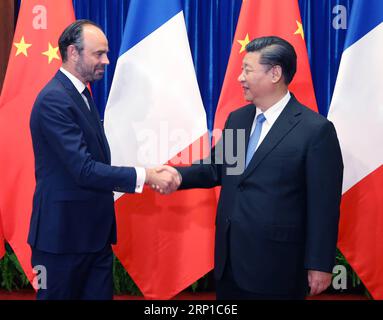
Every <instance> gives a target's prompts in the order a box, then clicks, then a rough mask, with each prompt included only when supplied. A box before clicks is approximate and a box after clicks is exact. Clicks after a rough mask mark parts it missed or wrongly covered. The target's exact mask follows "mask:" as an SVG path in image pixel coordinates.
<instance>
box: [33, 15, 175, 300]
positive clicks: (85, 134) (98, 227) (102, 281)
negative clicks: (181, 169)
mask: <svg viewBox="0 0 383 320" xmlns="http://www.w3.org/2000/svg"><path fill="white" fill-rule="evenodd" d="M59 48H60V53H61V57H62V61H63V64H62V67H61V68H60V70H59V71H58V72H57V73H56V75H55V76H54V78H53V79H52V80H51V81H50V82H49V83H48V84H47V85H46V86H45V87H44V88H43V90H42V91H41V92H40V94H39V95H38V97H37V99H36V102H35V104H34V106H33V110H32V114H31V119H30V128H31V134H32V141H33V150H34V155H35V175H36V189H35V193H34V198H33V209H32V210H33V211H32V217H31V222H30V230H29V236H28V243H29V244H30V246H31V248H32V266H34V267H35V266H43V267H45V268H46V275H47V279H46V280H47V281H46V283H47V288H39V290H38V292H37V298H38V299H49V300H52V299H112V297H113V279H112V276H113V274H112V263H113V255H112V249H111V244H113V243H116V240H117V239H116V219H115V212H114V199H113V191H119V192H129V193H134V192H142V187H143V184H144V183H148V184H156V185H158V186H160V187H161V189H162V190H167V188H169V186H170V185H171V184H172V183H173V182H172V177H171V175H170V174H169V173H167V175H166V176H164V175H159V174H157V173H155V171H154V169H144V168H133V167H116V166H111V165H110V164H111V155H110V150H109V146H108V142H107V140H106V137H105V133H104V129H103V126H102V123H101V121H100V118H99V115H98V111H97V109H96V106H95V104H94V101H93V99H92V97H91V95H90V92H89V91H88V89H87V85H88V84H89V82H93V81H95V80H99V79H101V78H102V77H103V75H104V70H105V67H106V65H108V64H109V60H108V57H107V52H108V41H107V39H106V37H105V35H104V33H103V32H102V31H101V29H100V28H99V27H98V26H97V25H95V24H94V23H93V22H91V21H88V20H78V21H76V22H74V23H73V24H71V25H70V26H68V27H67V28H66V29H65V30H64V32H63V33H62V35H61V36H60V39H59Z"/></svg>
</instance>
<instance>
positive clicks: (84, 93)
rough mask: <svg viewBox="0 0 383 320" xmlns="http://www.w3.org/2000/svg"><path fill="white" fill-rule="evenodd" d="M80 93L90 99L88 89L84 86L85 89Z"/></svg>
mask: <svg viewBox="0 0 383 320" xmlns="http://www.w3.org/2000/svg"><path fill="white" fill-rule="evenodd" d="M82 94H83V95H84V96H85V97H86V98H87V99H88V100H91V99H92V96H91V95H90V92H89V89H88V88H87V87H85V89H84V90H83V91H82Z"/></svg>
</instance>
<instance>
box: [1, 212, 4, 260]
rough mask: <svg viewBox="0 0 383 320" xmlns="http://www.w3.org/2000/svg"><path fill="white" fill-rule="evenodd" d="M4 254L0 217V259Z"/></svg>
mask: <svg viewBox="0 0 383 320" xmlns="http://www.w3.org/2000/svg"><path fill="white" fill-rule="evenodd" d="M0 217H1V212H0ZM4 254H5V247H4V235H3V225H2V223H1V219H0V259H1V258H2V257H3V256H4Z"/></svg>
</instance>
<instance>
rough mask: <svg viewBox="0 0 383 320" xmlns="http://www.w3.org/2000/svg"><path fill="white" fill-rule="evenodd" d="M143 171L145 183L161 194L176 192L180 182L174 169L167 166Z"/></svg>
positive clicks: (179, 176)
mask: <svg viewBox="0 0 383 320" xmlns="http://www.w3.org/2000/svg"><path fill="white" fill-rule="evenodd" d="M145 170H146V180H145V183H146V184H148V185H149V186H151V188H152V189H153V190H155V191H157V192H159V193H161V194H169V193H172V192H174V191H176V190H177V189H178V187H179V186H180V184H181V182H182V177H181V175H180V173H179V172H178V171H177V170H176V169H175V168H173V167H170V166H167V165H163V166H160V167H157V168H154V169H145Z"/></svg>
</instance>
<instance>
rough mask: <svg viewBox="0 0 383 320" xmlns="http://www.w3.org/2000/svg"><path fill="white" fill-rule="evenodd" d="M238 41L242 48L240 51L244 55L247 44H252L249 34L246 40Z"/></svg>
mask: <svg viewBox="0 0 383 320" xmlns="http://www.w3.org/2000/svg"><path fill="white" fill-rule="evenodd" d="M237 41H238V42H239V44H240V45H241V46H242V47H241V50H240V51H239V53H242V52H243V51H245V49H246V46H247V44H248V43H249V42H250V40H249V34H248V33H247V34H246V38H245V39H243V40H237Z"/></svg>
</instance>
